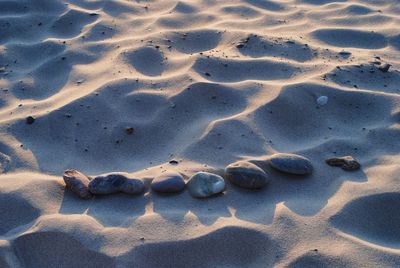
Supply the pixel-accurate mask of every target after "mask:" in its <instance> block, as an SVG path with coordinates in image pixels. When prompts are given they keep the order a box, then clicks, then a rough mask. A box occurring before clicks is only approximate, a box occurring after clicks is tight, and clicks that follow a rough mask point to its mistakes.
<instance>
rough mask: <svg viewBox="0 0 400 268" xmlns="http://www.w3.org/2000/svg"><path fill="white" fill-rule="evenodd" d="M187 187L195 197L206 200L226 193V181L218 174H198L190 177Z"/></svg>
mask: <svg viewBox="0 0 400 268" xmlns="http://www.w3.org/2000/svg"><path fill="white" fill-rule="evenodd" d="M187 187H188V190H189V193H190V194H191V195H192V196H193V197H197V198H205V197H209V196H212V195H216V194H219V193H221V192H222V191H224V189H225V181H224V179H223V178H222V177H221V176H219V175H216V174H212V173H208V172H197V173H196V174H194V175H193V176H192V177H190V179H189V181H188V183H187Z"/></svg>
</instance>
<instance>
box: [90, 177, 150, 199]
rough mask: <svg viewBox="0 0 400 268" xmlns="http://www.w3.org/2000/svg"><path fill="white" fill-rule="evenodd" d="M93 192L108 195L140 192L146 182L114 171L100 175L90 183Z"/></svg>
mask: <svg viewBox="0 0 400 268" xmlns="http://www.w3.org/2000/svg"><path fill="white" fill-rule="evenodd" d="M89 190H90V192H91V193H92V194H96V195H107V194H115V193H118V192H124V193H128V194H138V193H141V192H143V190H144V184H143V182H142V181H141V180H138V179H129V178H128V177H126V176H125V175H122V174H118V173H114V174H109V175H106V176H98V177H96V178H94V179H93V180H92V181H90V183H89Z"/></svg>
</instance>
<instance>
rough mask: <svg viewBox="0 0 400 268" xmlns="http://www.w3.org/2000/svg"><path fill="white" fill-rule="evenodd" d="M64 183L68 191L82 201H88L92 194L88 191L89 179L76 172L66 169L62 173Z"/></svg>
mask: <svg viewBox="0 0 400 268" xmlns="http://www.w3.org/2000/svg"><path fill="white" fill-rule="evenodd" d="M63 178H64V182H65V185H66V187H67V188H68V189H71V191H72V192H74V193H75V194H76V195H78V196H79V197H80V198H83V199H89V198H91V197H92V194H91V193H90V191H89V187H88V186H89V182H90V180H89V178H88V177H87V176H85V175H83V174H82V173H80V172H79V171H77V170H74V169H68V170H66V171H64V175H63Z"/></svg>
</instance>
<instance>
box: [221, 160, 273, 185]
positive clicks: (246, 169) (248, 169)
mask: <svg viewBox="0 0 400 268" xmlns="http://www.w3.org/2000/svg"><path fill="white" fill-rule="evenodd" d="M225 177H226V178H227V179H228V180H229V181H230V182H231V183H233V184H234V185H236V186H239V187H242V188H246V189H260V188H263V187H264V186H265V185H267V183H268V182H269V179H268V176H267V173H265V171H264V170H262V169H261V168H259V167H258V166H256V165H254V164H253V163H250V162H247V161H239V162H235V163H232V164H230V165H228V166H227V167H226V168H225Z"/></svg>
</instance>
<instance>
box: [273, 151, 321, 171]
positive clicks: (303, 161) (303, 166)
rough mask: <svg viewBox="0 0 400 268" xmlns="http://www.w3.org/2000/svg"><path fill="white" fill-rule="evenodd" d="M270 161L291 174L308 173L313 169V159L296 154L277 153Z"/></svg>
mask: <svg viewBox="0 0 400 268" xmlns="http://www.w3.org/2000/svg"><path fill="white" fill-rule="evenodd" d="M269 163H270V165H271V166H272V167H273V168H275V169H277V170H279V171H282V172H286V173H290V174H296V175H306V174H310V173H311V172H312V171H313V166H312V164H311V161H310V160H309V159H308V158H306V157H304V156H301V155H296V154H287V153H277V154H274V155H272V156H271V158H270V160H269Z"/></svg>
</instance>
